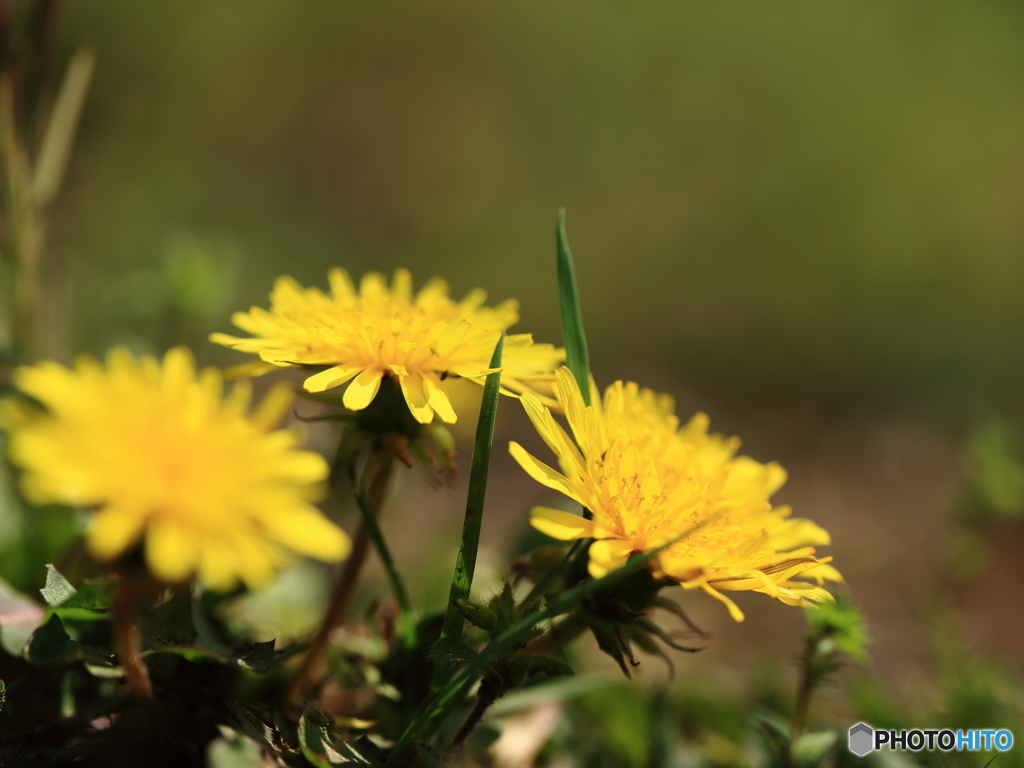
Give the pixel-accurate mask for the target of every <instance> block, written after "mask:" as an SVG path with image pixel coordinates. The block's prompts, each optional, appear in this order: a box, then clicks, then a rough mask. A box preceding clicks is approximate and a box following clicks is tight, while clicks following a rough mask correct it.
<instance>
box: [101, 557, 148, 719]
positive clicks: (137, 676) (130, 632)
mask: <svg viewBox="0 0 1024 768" xmlns="http://www.w3.org/2000/svg"><path fill="white" fill-rule="evenodd" d="M141 600H142V595H141V594H140V591H139V589H138V585H137V584H136V582H135V580H134V579H133V578H132V577H131V575H130V574H122V575H121V577H120V580H119V583H118V586H117V595H116V596H115V598H114V604H113V606H112V607H111V610H112V614H113V615H112V618H113V624H114V646H115V648H116V649H117V659H118V661H119V662H120V663H121V666H122V667H124V671H125V677H127V678H128V687H129V688H131V689H132V691H133V692H134V693H135V695H136V696H140V697H142V698H144V699H152V698H153V684H152V683H151V682H150V680H149V670H148V669H147V668H146V663H145V662H144V661H143V660H142V645H141V643H140V642H139V631H138V629H136V627H135V618H136V617H137V616H138V614H139V608H140V603H141Z"/></svg>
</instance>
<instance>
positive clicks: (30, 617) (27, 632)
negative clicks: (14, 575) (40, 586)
mask: <svg viewBox="0 0 1024 768" xmlns="http://www.w3.org/2000/svg"><path fill="white" fill-rule="evenodd" d="M44 613H45V612H44V611H43V609H42V608H40V607H39V605H38V604H37V603H35V602H33V601H32V600H30V599H29V598H28V597H26V596H25V595H23V594H21V593H20V592H18V591H16V590H15V589H14V588H12V587H11V586H10V585H9V584H8V583H7V582H6V581H3V580H2V579H0V647H3V649H4V650H5V651H7V653H9V654H11V656H21V652H22V651H23V650H24V648H25V643H27V642H28V639H29V638H30V637H31V636H32V633H33V632H35V630H36V628H38V627H39V625H40V624H41V623H42V621H43V616H44Z"/></svg>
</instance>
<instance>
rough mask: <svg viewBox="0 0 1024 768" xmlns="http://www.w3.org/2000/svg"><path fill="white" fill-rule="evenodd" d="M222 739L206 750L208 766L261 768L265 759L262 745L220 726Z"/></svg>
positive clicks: (212, 742)
mask: <svg viewBox="0 0 1024 768" xmlns="http://www.w3.org/2000/svg"><path fill="white" fill-rule="evenodd" d="M218 728H219V729H220V734H221V735H220V737H218V738H216V739H214V740H213V741H211V742H210V744H209V746H208V747H207V748H206V764H207V765H208V766H209V767H210V768H261V766H265V765H266V764H267V763H266V762H265V761H264V759H263V750H262V749H260V745H259V744H258V743H256V742H255V741H253V740H252V739H250V738H249V737H248V736H245V735H243V734H241V733H239V732H238V731H235V730H233V729H231V728H228V727H227V726H224V725H221V726H218Z"/></svg>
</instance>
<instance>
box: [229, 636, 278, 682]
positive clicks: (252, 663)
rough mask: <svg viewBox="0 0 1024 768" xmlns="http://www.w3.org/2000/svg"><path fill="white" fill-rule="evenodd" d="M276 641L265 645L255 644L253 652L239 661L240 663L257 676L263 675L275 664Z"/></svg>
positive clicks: (269, 641) (270, 641)
mask: <svg viewBox="0 0 1024 768" xmlns="http://www.w3.org/2000/svg"><path fill="white" fill-rule="evenodd" d="M276 642H277V641H276V640H268V641H267V642H265V643H253V645H252V650H251V651H249V652H248V653H247V654H245V655H244V656H242V657H240V658H239V659H238V663H239V664H240V665H241V666H243V667H245V668H246V669H250V670H252V671H253V672H256V673H257V674H263V673H264V672H266V671H267V670H269V669H270V667H271V666H273V664H274V644H275V643H276Z"/></svg>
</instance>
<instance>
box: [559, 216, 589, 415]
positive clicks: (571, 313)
mask: <svg viewBox="0 0 1024 768" xmlns="http://www.w3.org/2000/svg"><path fill="white" fill-rule="evenodd" d="M555 237H556V240H557V242H558V305H559V308H560V310H561V313H562V340H563V342H564V343H565V359H566V364H567V365H568V366H569V370H570V371H572V375H573V376H575V377H576V383H577V384H579V385H580V392H581V393H582V394H583V402H584V403H586V404H587V405H590V353H589V352H588V351H587V336H586V334H585V333H584V332H583V313H582V311H581V310H580V295H579V291H578V290H577V288H576V271H575V269H573V264H572V254H571V253H570V252H569V238H568V236H567V235H566V233H565V210H561V211H559V212H558V226H557V228H556V230H555Z"/></svg>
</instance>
